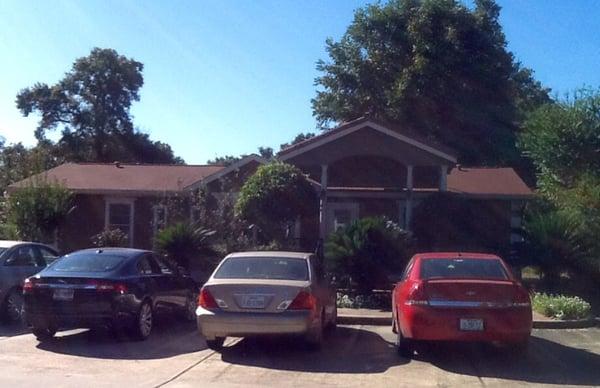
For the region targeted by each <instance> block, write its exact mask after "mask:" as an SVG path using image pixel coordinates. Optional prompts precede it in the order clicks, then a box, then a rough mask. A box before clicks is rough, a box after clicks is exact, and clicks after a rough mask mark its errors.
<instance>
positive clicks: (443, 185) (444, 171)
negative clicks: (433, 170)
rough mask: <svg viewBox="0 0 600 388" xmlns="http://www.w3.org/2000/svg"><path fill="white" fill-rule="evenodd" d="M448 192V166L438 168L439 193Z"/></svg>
mask: <svg viewBox="0 0 600 388" xmlns="http://www.w3.org/2000/svg"><path fill="white" fill-rule="evenodd" d="M446 190H448V166H446V165H442V166H440V191H446Z"/></svg>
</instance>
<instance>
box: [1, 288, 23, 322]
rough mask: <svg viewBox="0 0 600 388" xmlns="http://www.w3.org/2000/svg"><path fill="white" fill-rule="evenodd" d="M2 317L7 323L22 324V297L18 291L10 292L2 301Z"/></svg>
mask: <svg viewBox="0 0 600 388" xmlns="http://www.w3.org/2000/svg"><path fill="white" fill-rule="evenodd" d="M3 312H4V317H5V318H6V321H7V322H9V323H22V322H23V317H24V314H23V295H22V294H21V292H20V291H19V290H16V289H14V290H12V291H10V292H9V293H8V295H7V296H6V299H5V300H4V311H3Z"/></svg>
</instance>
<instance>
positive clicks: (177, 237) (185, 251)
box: [154, 222, 216, 272]
mask: <svg viewBox="0 0 600 388" xmlns="http://www.w3.org/2000/svg"><path fill="white" fill-rule="evenodd" d="M214 234H215V232H214V231H213V230H209V229H204V228H199V227H196V226H195V225H192V224H189V223H183V222H181V223H177V224H174V225H172V226H168V227H166V228H164V229H163V230H161V231H160V232H158V234H157V235H156V237H155V239H154V245H155V248H156V250H157V251H158V252H160V253H162V254H163V255H164V256H165V257H166V258H167V259H168V260H169V261H171V262H172V263H175V264H177V266H179V267H183V268H185V269H186V270H188V271H189V270H190V264H191V262H192V260H201V259H204V260H202V261H200V263H199V264H200V265H199V269H200V270H201V271H202V272H209V271H211V270H212V265H213V262H212V261H211V260H210V259H211V258H213V257H214V256H216V253H215V252H214V250H213V248H212V246H211V239H212V237H213V236H214Z"/></svg>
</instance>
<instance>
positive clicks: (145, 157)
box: [16, 48, 181, 163]
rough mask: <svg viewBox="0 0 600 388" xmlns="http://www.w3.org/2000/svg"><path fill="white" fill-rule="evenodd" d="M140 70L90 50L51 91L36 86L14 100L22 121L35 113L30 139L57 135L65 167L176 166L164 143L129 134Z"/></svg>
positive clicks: (42, 85) (132, 63)
mask: <svg viewBox="0 0 600 388" xmlns="http://www.w3.org/2000/svg"><path fill="white" fill-rule="evenodd" d="M142 70H143V64H142V63H141V62H138V61H135V60H133V59H130V58H127V57H125V56H122V55H119V54H118V53H117V52H116V51H115V50H112V49H100V48H94V49H93V50H92V51H91V53H90V54H89V55H88V56H86V57H82V58H79V59H77V60H76V61H75V62H74V64H73V67H72V69H71V70H70V71H69V72H67V73H66V74H65V76H64V77H63V78H62V79H61V80H60V81H58V82H57V83H56V84H54V85H47V84H45V83H36V84H35V85H34V86H33V87H30V88H26V89H23V90H21V91H20V92H19V94H18V95H17V100H16V102H17V107H18V108H19V110H20V111H21V113H22V114H23V115H24V116H29V115H30V114H31V113H38V114H39V115H40V117H41V118H40V121H39V124H38V127H37V129H36V132H35V135H36V137H37V139H38V140H39V141H45V140H46V139H47V138H46V134H47V132H48V131H53V130H60V131H61V138H60V140H59V141H58V143H57V144H56V147H57V153H59V154H61V155H63V156H64V158H65V159H67V160H69V161H86V162H89V161H98V162H112V161H115V160H119V161H123V162H148V163H172V162H181V159H179V158H175V157H174V155H173V151H172V150H171V148H170V147H169V146H168V145H167V144H164V143H161V142H155V141H152V140H150V138H149V136H148V135H146V134H144V133H141V132H139V131H137V130H136V129H135V128H134V124H133V121H132V117H131V113H130V108H131V104H132V103H133V102H135V101H138V100H139V90H140V88H141V87H142V85H143V84H144V78H143V76H142Z"/></svg>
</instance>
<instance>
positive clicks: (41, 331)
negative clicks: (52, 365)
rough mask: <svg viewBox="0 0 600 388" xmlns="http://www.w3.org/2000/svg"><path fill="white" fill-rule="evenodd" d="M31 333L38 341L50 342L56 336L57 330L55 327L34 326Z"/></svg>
mask: <svg viewBox="0 0 600 388" xmlns="http://www.w3.org/2000/svg"><path fill="white" fill-rule="evenodd" d="M31 332H32V333H33V335H34V336H35V338H37V340H38V341H40V342H43V341H48V340H50V339H52V338H53V337H54V335H55V334H56V329H55V328H53V327H38V326H33V327H32V328H31Z"/></svg>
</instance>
